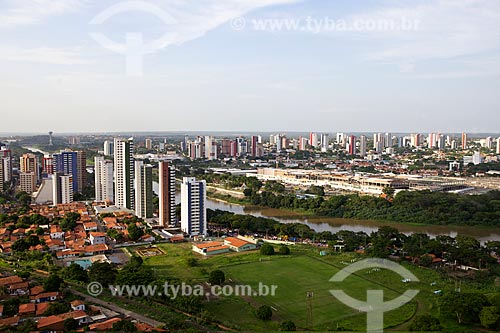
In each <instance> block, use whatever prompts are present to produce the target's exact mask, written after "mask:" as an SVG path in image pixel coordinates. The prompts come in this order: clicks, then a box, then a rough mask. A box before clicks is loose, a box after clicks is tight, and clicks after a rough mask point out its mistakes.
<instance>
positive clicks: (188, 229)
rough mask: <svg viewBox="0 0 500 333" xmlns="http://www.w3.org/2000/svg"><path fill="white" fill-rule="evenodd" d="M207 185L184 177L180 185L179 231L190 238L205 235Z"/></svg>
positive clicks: (202, 181) (192, 178)
mask: <svg viewBox="0 0 500 333" xmlns="http://www.w3.org/2000/svg"><path fill="white" fill-rule="evenodd" d="M206 188H207V185H206V182H205V181H204V180H200V181H198V180H196V178H194V177H184V178H183V179H182V184H181V229H182V231H184V232H185V233H187V234H189V235H190V236H198V235H206V234H207V207H206V195H207V191H206Z"/></svg>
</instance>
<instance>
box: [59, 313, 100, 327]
mask: <svg viewBox="0 0 500 333" xmlns="http://www.w3.org/2000/svg"><path fill="white" fill-rule="evenodd" d="M57 316H58V317H61V318H63V319H64V320H66V319H68V318H73V319H74V320H76V321H77V322H78V325H83V324H88V323H90V322H92V319H91V318H90V316H89V315H87V314H86V313H85V312H83V311H82V310H76V311H71V312H66V313H62V314H60V315H57Z"/></svg>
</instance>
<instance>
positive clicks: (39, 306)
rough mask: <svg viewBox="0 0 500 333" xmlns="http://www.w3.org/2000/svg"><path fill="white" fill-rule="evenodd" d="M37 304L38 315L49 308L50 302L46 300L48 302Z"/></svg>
mask: <svg viewBox="0 0 500 333" xmlns="http://www.w3.org/2000/svg"><path fill="white" fill-rule="evenodd" d="M35 305H36V313H35V315H36V316H41V315H43V314H44V313H45V311H47V309H48V308H49V305H50V303H48V302H46V303H38V304H35Z"/></svg>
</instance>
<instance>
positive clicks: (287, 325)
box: [280, 320, 297, 332]
mask: <svg viewBox="0 0 500 333" xmlns="http://www.w3.org/2000/svg"><path fill="white" fill-rule="evenodd" d="M296 330H297V327H296V326H295V323H294V322H293V321H291V320H285V321H283V322H281V324H280V331H286V332H291V331H296Z"/></svg>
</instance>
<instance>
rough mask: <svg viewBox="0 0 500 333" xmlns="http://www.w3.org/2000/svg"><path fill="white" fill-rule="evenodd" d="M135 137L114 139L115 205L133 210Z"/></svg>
mask: <svg viewBox="0 0 500 333" xmlns="http://www.w3.org/2000/svg"><path fill="white" fill-rule="evenodd" d="M133 154H134V139H133V138H130V139H115V141H114V166H115V171H114V180H115V206H117V207H121V208H128V209H131V210H133V209H134V208H135V205H134V200H135V198H134V196H135V194H134V156H133Z"/></svg>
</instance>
